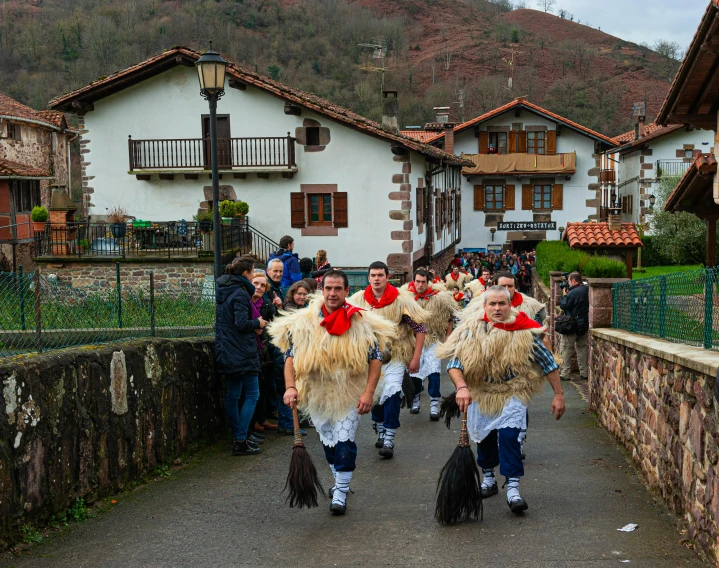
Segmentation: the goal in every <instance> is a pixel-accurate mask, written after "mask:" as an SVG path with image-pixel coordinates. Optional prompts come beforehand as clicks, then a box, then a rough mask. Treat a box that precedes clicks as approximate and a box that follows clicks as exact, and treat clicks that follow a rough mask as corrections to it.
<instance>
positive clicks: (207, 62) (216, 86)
mask: <svg viewBox="0 0 719 568" xmlns="http://www.w3.org/2000/svg"><path fill="white" fill-rule="evenodd" d="M195 66H196V67H197V75H198V76H199V79H200V94H201V95H202V96H203V97H205V98H206V99H207V101H208V102H209V104H210V163H211V169H212V225H213V228H214V230H215V280H217V279H218V278H219V277H220V276H221V275H222V224H221V222H220V179H219V174H218V171H217V170H218V166H217V101H218V100H219V99H220V97H221V96H222V95H224V94H225V68H226V67H227V61H225V60H224V59H222V57H221V56H220V54H219V53H217V52H216V51H214V50H213V49H212V42H210V49H208V50H207V51H206V52H205V53H204V54H203V55H202V57H200V59H198V60H197V63H196V64H195Z"/></svg>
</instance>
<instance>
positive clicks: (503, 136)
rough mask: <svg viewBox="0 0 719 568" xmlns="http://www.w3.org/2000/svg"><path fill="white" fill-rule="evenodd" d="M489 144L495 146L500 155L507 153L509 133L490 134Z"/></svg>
mask: <svg viewBox="0 0 719 568" xmlns="http://www.w3.org/2000/svg"><path fill="white" fill-rule="evenodd" d="M489 144H490V145H491V146H494V148H495V150H497V152H498V153H500V154H506V153H507V133H506V132H490V133H489Z"/></svg>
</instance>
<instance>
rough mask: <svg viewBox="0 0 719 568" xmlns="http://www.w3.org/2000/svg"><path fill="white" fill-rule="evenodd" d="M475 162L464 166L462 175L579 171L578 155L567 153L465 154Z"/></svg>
mask: <svg viewBox="0 0 719 568" xmlns="http://www.w3.org/2000/svg"><path fill="white" fill-rule="evenodd" d="M462 156H463V157H464V158H467V159H468V160H471V161H472V162H474V166H470V167H464V168H463V169H462V175H487V174H510V175H534V174H543V173H544V174H567V175H570V174H574V173H576V171H577V155H576V154H575V153H574V152H570V153H566V154H463V155H462Z"/></svg>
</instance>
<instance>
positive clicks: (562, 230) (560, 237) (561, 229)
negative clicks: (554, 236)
mask: <svg viewBox="0 0 719 568" xmlns="http://www.w3.org/2000/svg"><path fill="white" fill-rule="evenodd" d="M563 234H564V227H559V240H560V241H561V240H562V235H563Z"/></svg>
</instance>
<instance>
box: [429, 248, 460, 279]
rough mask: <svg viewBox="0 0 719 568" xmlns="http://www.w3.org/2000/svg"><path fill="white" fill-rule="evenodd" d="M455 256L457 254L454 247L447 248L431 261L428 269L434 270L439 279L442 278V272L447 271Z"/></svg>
mask: <svg viewBox="0 0 719 568" xmlns="http://www.w3.org/2000/svg"><path fill="white" fill-rule="evenodd" d="M455 254H457V253H456V252H455V250H454V247H450V248H448V249H447V250H446V251H444V252H443V253H442V254H440V255H439V256H438V257H437V258H435V259H433V260H432V261H431V262H430V268H434V270H435V272H436V273H437V274H438V275H439V277H440V278H443V277H444V271H445V270H447V267H448V266H449V263H450V262H451V261H452V259H453V258H454V255H455Z"/></svg>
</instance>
